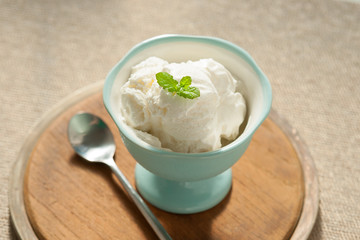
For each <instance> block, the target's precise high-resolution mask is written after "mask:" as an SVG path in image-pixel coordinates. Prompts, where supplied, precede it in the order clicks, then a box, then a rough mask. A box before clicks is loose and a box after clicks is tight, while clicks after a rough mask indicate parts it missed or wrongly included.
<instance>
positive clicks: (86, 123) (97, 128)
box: [68, 113, 171, 239]
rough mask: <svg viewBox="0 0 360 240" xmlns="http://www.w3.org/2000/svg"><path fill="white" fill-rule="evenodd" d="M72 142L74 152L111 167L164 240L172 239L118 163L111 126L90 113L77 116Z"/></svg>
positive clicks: (73, 121)
mask: <svg viewBox="0 0 360 240" xmlns="http://www.w3.org/2000/svg"><path fill="white" fill-rule="evenodd" d="M68 138H69V141H70V143H71V145H72V146H73V148H74V150H75V151H76V152H77V153H78V154H79V155H80V156H81V157H83V158H84V159H86V160H88V161H90V162H101V163H105V164H106V165H108V166H109V167H110V168H111V170H112V171H113V172H114V173H115V175H116V177H117V178H118V179H119V180H120V182H121V184H122V185H123V186H124V188H125V190H126V191H127V192H128V194H129V196H130V197H131V199H132V200H133V201H134V202H135V204H136V206H137V207H138V208H139V210H140V212H141V213H142V215H143V216H144V217H145V219H146V220H147V221H148V223H149V224H150V225H151V227H152V228H153V230H154V231H155V233H156V235H157V236H158V237H159V238H160V239H171V237H170V236H169V234H168V233H167V232H166V230H165V229H164V227H163V226H162V225H161V223H160V222H159V221H158V220H157V218H156V217H155V216H154V214H153V213H152V212H151V210H150V209H149V207H148V206H147V205H146V203H145V202H144V200H143V199H142V198H141V197H140V195H139V194H138V193H137V192H136V191H135V189H134V188H133V187H132V186H131V184H130V183H129V181H128V180H127V179H126V177H125V176H124V174H123V173H122V172H121V171H120V169H119V168H118V167H117V165H116V164H115V162H114V159H113V157H114V154H115V142H114V138H113V135H112V134H111V132H110V130H109V128H108V126H107V125H106V124H105V123H104V122H103V121H102V120H101V119H100V118H99V117H97V116H94V115H93V114H90V113H78V114H76V115H74V116H73V117H72V118H71V120H70V122H69V126H68Z"/></svg>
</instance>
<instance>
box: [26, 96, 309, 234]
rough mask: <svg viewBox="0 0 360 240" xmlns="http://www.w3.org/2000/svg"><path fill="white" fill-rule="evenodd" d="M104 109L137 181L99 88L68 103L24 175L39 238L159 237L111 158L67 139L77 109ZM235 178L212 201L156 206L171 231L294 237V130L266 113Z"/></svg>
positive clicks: (299, 183)
mask: <svg viewBox="0 0 360 240" xmlns="http://www.w3.org/2000/svg"><path fill="white" fill-rule="evenodd" d="M79 111H86V112H91V113H94V114H96V115H98V116H100V117H101V118H102V119H103V120H104V121H105V122H106V123H107V124H108V125H109V127H110V128H111V130H112V132H113V134H114V137H115V141H116V144H117V151H116V154H115V160H116V163H117V165H118V166H119V167H120V169H121V170H122V171H123V173H124V174H125V176H126V177H127V178H128V179H129V180H130V182H131V183H132V185H133V186H134V185H135V184H134V167H135V164H136V162H135V160H134V159H133V158H132V157H131V155H130V154H129V153H128V151H127V150H126V148H125V146H124V145H123V143H122V141H121V138H120V135H119V133H118V130H117V127H116V125H115V124H114V123H113V121H112V120H111V118H110V116H109V115H108V113H107V111H106V110H105V108H104V106H103V102H102V95H101V93H97V94H94V95H91V96H90V97H88V98H86V99H85V100H82V101H80V102H78V103H77V104H75V105H74V106H72V107H70V108H69V109H64V111H63V112H62V114H60V115H59V116H58V117H57V118H56V119H55V120H54V121H53V122H52V123H51V124H50V125H49V126H48V127H47V129H46V130H45V131H44V132H43V134H42V135H41V137H40V138H39V139H38V140H37V143H36V145H35V147H34V149H33V151H32V153H31V156H30V158H29V160H28V165H27V168H26V173H25V177H24V201H25V207H26V212H27V215H28V218H29V220H30V223H31V225H32V227H33V229H34V232H35V233H36V235H37V237H38V238H40V239H51V240H53V239H134V240H135V239H136V240H138V239H156V235H155V234H154V232H153V231H152V229H151V228H150V226H149V225H148V224H147V222H146V221H145V220H144V219H143V217H142V215H141V214H140V212H139V211H138V210H137V209H136V207H135V205H134V204H133V203H132V202H131V200H130V198H129V197H128V196H127V194H126V193H125V191H124V190H123V189H122V187H121V185H120V183H119V182H118V180H117V179H116V178H115V176H113V175H112V173H111V171H110V169H108V168H107V166H105V165H102V164H97V163H89V162H87V161H85V160H83V159H81V158H80V157H78V156H77V155H76V154H75V152H74V151H73V149H72V147H71V145H70V144H69V142H68V140H67V125H68V121H69V120H70V118H71V117H72V116H73V114H75V113H77V112H79ZM232 169H233V185H232V189H231V191H230V193H229V194H228V196H227V197H226V198H225V199H224V200H223V201H222V202H221V203H219V204H218V205H217V206H215V207H214V208H212V209H210V210H207V211H204V212H201V213H197V214H189V215H181V214H172V213H167V212H164V211H162V210H160V209H157V208H155V207H153V206H151V205H149V206H150V208H151V210H152V211H153V212H154V214H155V215H156V216H157V217H158V219H159V220H160V222H161V223H162V224H163V226H164V227H165V228H166V229H167V231H168V232H169V234H170V235H171V236H172V237H173V239H187V240H188V239H289V238H290V237H291V235H292V233H293V231H294V229H295V227H296V224H297V221H298V219H299V216H300V214H301V211H302V206H303V201H304V177H303V172H302V166H301V162H300V161H299V157H298V155H297V153H296V151H295V150H294V148H293V146H292V144H291V142H290V140H289V139H288V137H287V136H286V135H285V134H284V133H283V132H282V130H281V129H280V128H279V126H277V125H276V124H275V123H274V122H273V121H272V120H271V119H269V118H268V119H266V120H265V122H264V123H263V124H262V125H261V127H260V128H259V129H258V131H257V132H256V133H255V135H254V137H253V140H252V142H251V144H250V146H249V148H248V149H247V151H246V153H245V154H244V156H243V157H241V159H240V160H239V161H238V162H237V163H236V164H235V165H234V166H233V168H232Z"/></svg>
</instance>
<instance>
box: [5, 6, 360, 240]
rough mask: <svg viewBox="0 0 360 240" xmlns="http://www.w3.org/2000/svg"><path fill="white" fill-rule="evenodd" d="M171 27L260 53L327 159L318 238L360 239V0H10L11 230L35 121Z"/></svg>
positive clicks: (285, 102)
mask: <svg viewBox="0 0 360 240" xmlns="http://www.w3.org/2000/svg"><path fill="white" fill-rule="evenodd" d="M165 33H181V34H196V35H208V36H215V37H220V38H224V39H226V40H229V41H231V42H234V43H235V44H237V45H239V46H241V47H243V48H244V49H245V50H247V51H248V52H249V53H250V54H251V55H252V56H253V57H254V59H255V61H257V63H258V64H259V66H260V67H261V68H262V70H263V71H264V72H265V74H266V75H267V76H268V78H269V80H270V82H271V84H272V87H273V95H274V99H273V108H274V109H275V110H277V112H278V113H279V114H280V115H281V116H283V117H284V118H285V119H287V120H288V122H289V123H290V124H291V125H292V126H293V127H295V128H296V129H297V130H298V131H299V133H300V135H301V136H302V138H303V139H304V141H305V143H306V144H307V145H308V147H309V150H310V152H311V154H312V156H313V159H314V161H315V164H316V167H317V170H318V175H319V182H320V201H321V202H320V209H319V216H318V219H317V222H316V224H315V227H314V229H313V232H312V234H311V236H310V239H360V204H359V203H360V159H359V156H360V135H359V133H360V132H359V129H360V127H359V124H360V121H359V119H360V109H359V105H360V4H359V3H355V2H341V1H332V0H327V1H325V0H320V1H301V0H296V1H286V0H275V1H262V0H253V1H236V0H233V1H230V0H217V1H209V0H207V1H205V0H197V1H187V0H182V1H159V0H155V1H148V0H134V1H124V0H120V1H95V0H93V1H84V0H80V1H41V0H34V1H11V0H8V1H7V0H3V1H0V70H1V73H0V101H1V104H0V123H1V125H0V236H1V239H9V238H10V237H11V228H10V227H9V209H8V197H7V196H8V178H9V174H10V173H11V166H12V164H13V163H14V162H15V161H16V157H17V154H18V152H19V150H20V147H21V145H22V143H23V142H24V139H25V137H26V136H27V135H28V133H29V130H30V129H31V128H32V127H33V126H34V124H35V123H36V122H37V121H38V120H39V119H40V118H41V117H42V116H43V115H44V114H45V113H46V112H47V111H48V110H49V109H51V108H52V107H53V106H54V105H55V104H56V103H58V102H59V101H60V100H62V99H63V98H64V97H66V96H67V95H69V94H70V93H72V92H73V91H75V90H77V89H79V88H81V87H83V86H86V85H89V84H91V83H94V82H97V81H99V80H103V79H104V78H105V76H106V74H107V73H108V71H109V70H110V68H111V67H112V66H113V65H114V64H115V63H116V62H117V61H118V60H119V59H120V58H121V57H122V56H123V55H124V54H125V53H126V52H127V51H128V50H129V49H130V48H131V47H132V46H133V45H134V44H136V43H138V42H140V41H142V40H145V39H147V38H149V37H153V36H155V35H160V34H165Z"/></svg>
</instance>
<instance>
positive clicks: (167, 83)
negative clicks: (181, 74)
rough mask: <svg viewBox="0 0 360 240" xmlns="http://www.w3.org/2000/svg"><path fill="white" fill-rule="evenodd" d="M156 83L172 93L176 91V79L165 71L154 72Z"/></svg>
mask: <svg viewBox="0 0 360 240" xmlns="http://www.w3.org/2000/svg"><path fill="white" fill-rule="evenodd" d="M156 79H157V82H158V84H159V85H160V86H161V87H163V88H164V89H166V90H168V91H169V92H171V93H173V92H176V91H177V88H178V81H176V80H175V79H174V78H173V76H171V75H170V74H169V73H167V72H159V73H157V74H156Z"/></svg>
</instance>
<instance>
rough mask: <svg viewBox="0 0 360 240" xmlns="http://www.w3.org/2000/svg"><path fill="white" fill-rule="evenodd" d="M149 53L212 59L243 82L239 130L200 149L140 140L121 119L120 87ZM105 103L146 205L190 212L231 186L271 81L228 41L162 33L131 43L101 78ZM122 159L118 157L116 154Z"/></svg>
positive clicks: (264, 112) (266, 108) (267, 104)
mask: <svg viewBox="0 0 360 240" xmlns="http://www.w3.org/2000/svg"><path fill="white" fill-rule="evenodd" d="M150 56H157V57H160V58H163V59H165V60H167V61H168V62H184V61H188V60H199V59H201V58H213V59H214V60H216V61H218V62H220V63H221V64H223V65H224V66H225V67H226V68H227V69H228V70H229V71H230V72H231V73H232V75H233V76H234V77H235V78H236V79H238V80H241V81H242V82H243V88H242V94H243V96H244V98H245V100H246V104H247V117H246V122H245V124H246V125H245V126H242V128H243V132H242V134H241V135H240V136H239V137H238V138H237V139H236V140H235V141H233V142H231V143H230V144H228V145H226V146H224V147H222V148H221V149H219V150H216V151H211V152H205V153H178V152H169V151H166V150H163V149H159V148H156V147H153V146H151V145H149V144H147V143H145V142H144V141H142V140H140V139H139V138H138V137H137V136H136V135H135V134H134V133H133V132H132V131H131V130H130V129H129V127H128V126H127V125H126V124H124V123H123V122H122V121H121V118H120V110H119V109H120V106H119V101H118V96H119V93H118V92H119V89H120V87H121V86H122V85H123V84H124V83H125V82H126V81H127V80H128V78H129V76H130V72H131V67H132V66H134V65H136V64H137V63H139V62H141V61H143V60H145V59H146V58H148V57H150ZM103 98H104V104H105V107H106V109H107V111H108V112H109V114H110V115H111V117H112V119H113V120H114V122H115V123H116V125H117V126H118V128H119V131H120V134H121V137H122V140H123V142H124V144H125V146H126V147H127V149H128V151H129V152H130V153H131V155H132V156H133V157H134V159H135V160H136V161H137V162H138V164H137V165H136V168H135V182H136V187H137V189H138V191H139V192H140V194H141V195H142V196H143V197H144V198H145V199H146V200H148V201H149V202H150V203H151V204H153V205H155V206H156V207H158V208H160V209H163V210H165V211H169V212H173V213H195V212H200V211H204V210H207V209H209V208H211V207H213V206H215V205H216V204H218V203H219V202H220V201H221V200H222V199H223V198H224V197H225V196H226V195H227V193H228V192H229V190H230V188H231V180H232V172H231V166H232V165H233V164H235V163H236V162H237V161H238V160H239V159H240V157H241V156H242V155H243V154H244V152H245V150H246V149H247V147H248V145H249V143H250V141H251V138H252V136H253V134H254V133H255V131H256V130H257V129H258V127H259V126H260V125H261V123H262V122H263V121H264V120H265V118H266V117H267V116H268V114H269V112H270V109H271V101H272V93H271V86H270V83H269V81H268V79H267V78H266V76H265V75H264V74H263V72H262V71H261V70H260V68H259V67H258V66H257V65H256V63H255V61H254V60H253V59H252V58H251V56H250V55H249V54H248V53H247V52H245V51H244V50H243V49H241V48H240V47H238V46H236V45H234V44H233V43H230V42H228V41H225V40H222V39H219V38H213V37H204V36H187V35H162V36H158V37H154V38H151V39H148V40H145V41H143V42H141V43H140V44H138V45H136V46H134V47H133V48H132V49H131V50H130V51H129V52H128V53H127V54H126V55H125V56H124V57H123V58H122V59H121V60H120V61H119V62H118V63H117V64H116V65H115V66H114V67H113V69H111V71H110V72H109V74H108V75H107V77H106V81H105V85H104V89H103ZM120 161H121V159H120Z"/></svg>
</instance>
